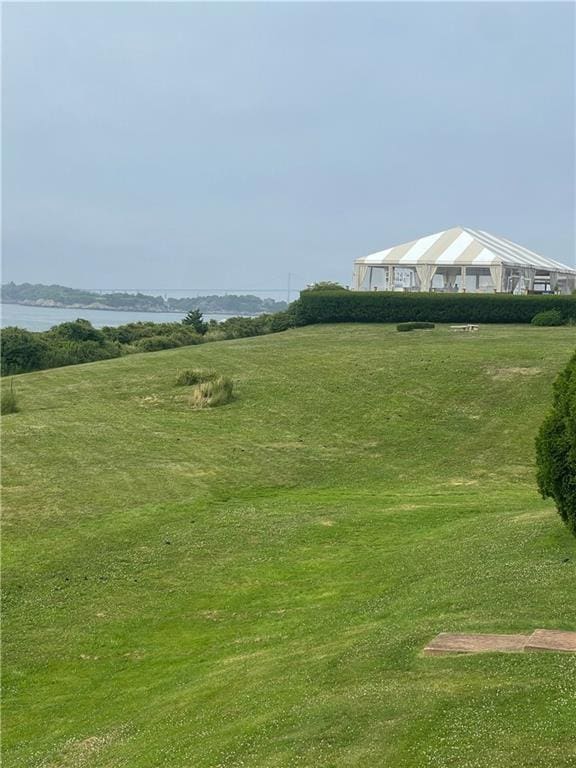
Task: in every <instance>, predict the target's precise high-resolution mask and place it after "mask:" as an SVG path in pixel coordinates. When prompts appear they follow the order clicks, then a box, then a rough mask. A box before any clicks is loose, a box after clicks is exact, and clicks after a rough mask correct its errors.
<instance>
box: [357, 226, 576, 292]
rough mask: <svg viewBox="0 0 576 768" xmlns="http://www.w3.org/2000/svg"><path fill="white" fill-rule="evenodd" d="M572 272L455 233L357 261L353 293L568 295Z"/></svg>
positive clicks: (472, 234) (508, 246)
mask: <svg viewBox="0 0 576 768" xmlns="http://www.w3.org/2000/svg"><path fill="white" fill-rule="evenodd" d="M575 286H576V269H575V268H573V267H568V266H566V264H561V263H560V262H558V261H554V260H553V259H548V258H546V257H545V256H540V255H539V254H537V253H534V251H530V250H528V248H524V247H523V246H521V245H517V244H516V243H513V242H512V241H511V240H506V239H505V238H503V237H496V236H495V235H491V234H489V233H488V232H484V231H483V230H480V229H468V228H467V227H453V228H452V229H447V230H445V231H444V232H437V233H436V234H435V235H428V236H427V237H421V238H420V239H419V240H412V241H411V242H409V243H404V244H403V245H396V246H394V247H393V248H388V249H387V250H385V251H379V252H378V253H372V254H371V255H370V256H364V257H362V258H359V259H356V261H355V262H354V278H353V284H352V290H355V291H376V290H378V291H422V292H430V291H438V292H447V293H455V292H456V293H457V292H468V293H515V294H521V293H572V291H573V290H574V289H575Z"/></svg>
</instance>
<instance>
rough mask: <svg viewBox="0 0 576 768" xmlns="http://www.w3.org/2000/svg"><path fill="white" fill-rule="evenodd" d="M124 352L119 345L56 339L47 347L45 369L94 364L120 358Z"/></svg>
mask: <svg viewBox="0 0 576 768" xmlns="http://www.w3.org/2000/svg"><path fill="white" fill-rule="evenodd" d="M121 354H122V350H121V347H120V345H119V344H117V343H114V342H105V343H104V344H101V343H99V342H97V341H69V340H67V339H66V338H62V339H59V338H58V339H54V340H53V341H51V343H49V344H48V345H47V347H46V352H45V355H44V361H43V366H42V367H43V368H61V367H63V366H65V365H78V364H79V363H94V362H96V361H97V360H108V359H110V358H111V357H120V355H121Z"/></svg>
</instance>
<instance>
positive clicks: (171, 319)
mask: <svg viewBox="0 0 576 768" xmlns="http://www.w3.org/2000/svg"><path fill="white" fill-rule="evenodd" d="M0 312H1V314H0V321H1V325H2V327H3V328H4V327H5V326H7V325H17V326H18V327H19V328H27V329H28V330H29V331H47V330H48V328H52V326H53V325H58V323H65V322H67V321H68V320H76V318H78V317H82V318H84V319H85V320H90V322H91V323H92V325H94V326H95V327H96V328H102V326H103V325H125V324H126V323H136V322H139V321H141V320H142V321H147V322H153V323H177V322H179V321H180V320H182V318H183V317H184V316H185V313H184V312H115V311H114V310H111V309H110V310H109V309H69V308H62V309H60V308H57V307H25V306H23V305H22V304H2V305H0ZM227 317H232V315H204V319H205V320H212V319H214V320H226V318H227Z"/></svg>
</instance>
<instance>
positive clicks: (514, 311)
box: [295, 291, 576, 325]
mask: <svg viewBox="0 0 576 768" xmlns="http://www.w3.org/2000/svg"><path fill="white" fill-rule="evenodd" d="M295 304H296V307H295V310H296V315H295V321H296V324H297V325H310V324H313V323H402V322H413V321H418V320H422V321H427V322H433V323H530V322H531V321H532V318H533V317H534V315H536V314H538V313H539V312H543V311H547V310H551V309H557V310H558V311H559V312H561V314H562V317H564V318H565V319H566V320H567V321H568V320H576V296H513V295H510V294H505V293H494V294H473V293H449V294H447V293H386V292H384V291H374V292H372V293H365V292H361V291H317V292H316V291H303V292H302V293H301V294H300V298H299V300H298V301H297V302H295Z"/></svg>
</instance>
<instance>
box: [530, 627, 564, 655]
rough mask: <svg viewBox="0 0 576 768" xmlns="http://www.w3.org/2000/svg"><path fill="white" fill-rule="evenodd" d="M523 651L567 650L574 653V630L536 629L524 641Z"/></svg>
mask: <svg viewBox="0 0 576 768" xmlns="http://www.w3.org/2000/svg"><path fill="white" fill-rule="evenodd" d="M524 650H525V651H567V652H570V651H571V652H572V653H576V632H565V631H563V630H559V629H537V630H535V631H534V632H533V633H532V634H531V635H530V637H529V638H528V641H527V643H526V647H525V648H524Z"/></svg>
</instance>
